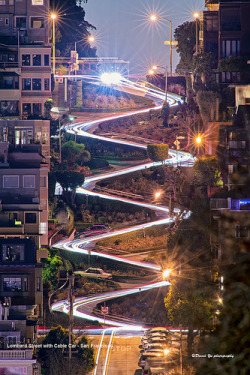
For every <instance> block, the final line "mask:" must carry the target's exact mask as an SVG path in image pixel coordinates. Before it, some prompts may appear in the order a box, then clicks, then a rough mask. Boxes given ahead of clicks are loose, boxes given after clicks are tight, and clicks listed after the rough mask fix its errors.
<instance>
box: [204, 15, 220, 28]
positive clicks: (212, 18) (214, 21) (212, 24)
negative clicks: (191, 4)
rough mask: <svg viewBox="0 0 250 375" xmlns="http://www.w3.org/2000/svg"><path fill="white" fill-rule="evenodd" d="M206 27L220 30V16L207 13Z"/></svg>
mask: <svg viewBox="0 0 250 375" xmlns="http://www.w3.org/2000/svg"><path fill="white" fill-rule="evenodd" d="M206 29H207V31H218V16H217V14H216V15H209V14H207V15H206Z"/></svg>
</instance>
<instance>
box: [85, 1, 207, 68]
mask: <svg viewBox="0 0 250 375" xmlns="http://www.w3.org/2000/svg"><path fill="white" fill-rule="evenodd" d="M204 4H205V0H175V1H173V0H172V1H170V0H88V3H87V4H83V8H84V9H85V11H86V17H85V18H86V20H87V21H88V22H90V23H91V24H92V25H94V26H96V28H97V30H96V31H95V32H94V34H95V36H96V38H97V42H96V45H97V55H98V56H102V57H119V58H120V59H124V60H128V61H130V71H131V73H140V74H142V75H146V73H147V70H148V68H149V67H150V66H151V65H152V64H157V65H163V66H166V64H167V65H168V67H169V46H165V45H164V40H169V34H170V29H169V22H167V21H164V20H158V23H157V24H156V23H154V24H152V22H150V21H149V16H148V15H149V14H150V13H157V14H158V15H161V16H162V17H165V18H167V19H169V20H171V21H172V28H173V34H174V29H175V28H176V27H177V26H178V25H180V24H182V23H183V22H185V21H191V20H193V18H192V15H193V13H194V11H201V10H204ZM178 60H179V57H178V55H177V53H176V51H174V53H173V61H174V64H173V65H174V66H175V65H176V64H177V63H178Z"/></svg>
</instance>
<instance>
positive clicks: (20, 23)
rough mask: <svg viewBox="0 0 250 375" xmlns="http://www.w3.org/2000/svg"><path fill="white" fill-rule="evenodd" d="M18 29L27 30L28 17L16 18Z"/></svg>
mask: <svg viewBox="0 0 250 375" xmlns="http://www.w3.org/2000/svg"><path fill="white" fill-rule="evenodd" d="M16 28H17V29H26V17H16Z"/></svg>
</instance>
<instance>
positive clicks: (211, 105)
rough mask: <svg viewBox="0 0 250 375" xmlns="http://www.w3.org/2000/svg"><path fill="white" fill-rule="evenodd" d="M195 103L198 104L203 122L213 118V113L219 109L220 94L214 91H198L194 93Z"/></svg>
mask: <svg viewBox="0 0 250 375" xmlns="http://www.w3.org/2000/svg"><path fill="white" fill-rule="evenodd" d="M196 100H197V104H198V106H199V110H200V114H201V118H202V121H203V124H204V125H206V124H207V123H208V122H209V121H214V120H215V117H216V116H215V114H216V112H217V110H218V109H219V103H220V100H221V98H220V94H219V93H218V92H216V91H205V90H204V91H203V90H200V91H198V93H197V95H196Z"/></svg>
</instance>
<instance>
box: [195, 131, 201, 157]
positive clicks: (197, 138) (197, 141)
mask: <svg viewBox="0 0 250 375" xmlns="http://www.w3.org/2000/svg"><path fill="white" fill-rule="evenodd" d="M201 142H202V137H201V135H198V136H197V137H196V138H195V143H196V144H197V147H198V156H199V155H200V145H201Z"/></svg>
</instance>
